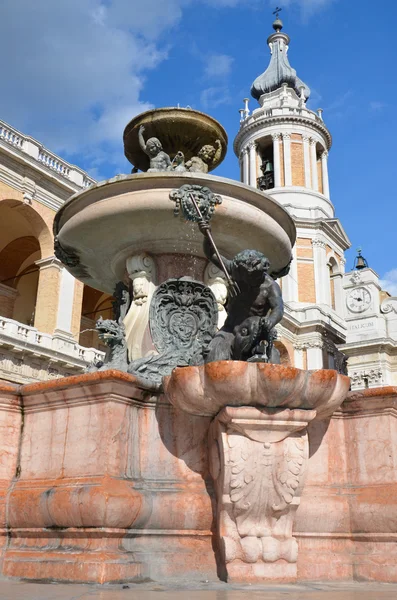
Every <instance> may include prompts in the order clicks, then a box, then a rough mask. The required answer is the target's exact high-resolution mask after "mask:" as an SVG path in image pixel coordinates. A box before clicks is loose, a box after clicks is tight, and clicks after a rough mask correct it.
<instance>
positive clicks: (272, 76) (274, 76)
mask: <svg viewBox="0 0 397 600" xmlns="http://www.w3.org/2000/svg"><path fill="white" fill-rule="evenodd" d="M282 28H283V22H282V21H281V19H279V18H277V19H276V20H275V21H274V23H273V29H274V30H275V33H273V34H271V35H270V36H269V37H268V38H267V43H268V45H269V47H270V52H271V58H270V63H269V66H268V68H267V69H266V71H265V72H264V73H262V75H259V77H257V78H256V79H255V81H254V83H253V84H252V87H251V95H252V96H253V97H254V98H255V99H256V100H259V99H260V98H261V96H263V94H268V93H269V92H273V91H274V90H278V89H279V88H281V86H282V85H283V83H286V84H287V85H288V87H290V88H292V89H293V90H294V91H295V92H296V94H297V95H298V96H301V97H302V96H303V97H304V99H305V101H306V100H307V99H308V98H309V96H310V88H309V87H308V86H307V85H306V84H305V83H304V82H303V81H302V80H301V79H299V77H298V76H297V74H296V71H295V69H293V68H292V67H291V65H290V64H289V60H288V55H287V54H288V47H289V43H290V37H289V35H287V34H286V33H282V31H281V30H282Z"/></svg>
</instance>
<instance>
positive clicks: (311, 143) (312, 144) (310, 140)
mask: <svg viewBox="0 0 397 600" xmlns="http://www.w3.org/2000/svg"><path fill="white" fill-rule="evenodd" d="M309 144H310V145H311V146H315V145H316V144H317V140H315V139H314V138H312V137H311V138H309Z"/></svg>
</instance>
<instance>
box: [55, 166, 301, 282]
mask: <svg viewBox="0 0 397 600" xmlns="http://www.w3.org/2000/svg"><path fill="white" fill-rule="evenodd" d="M185 184H193V185H199V186H207V187H209V188H210V190H211V191H212V192H213V193H214V194H218V195H220V196H221V197H222V203H221V204H220V205H218V206H217V207H216V209H215V213H214V215H213V217H212V221H211V224H212V231H213V235H214V238H215V240H216V242H217V245H218V247H219V250H220V251H221V252H222V253H223V254H224V255H225V256H227V257H232V256H234V255H235V254H236V253H237V252H240V251H241V250H244V249H245V248H247V240H249V246H250V247H251V248H255V249H256V250H259V251H261V252H263V253H264V254H265V255H266V256H267V257H268V258H269V260H270V263H271V267H272V270H273V271H278V270H280V269H282V268H283V267H285V265H286V264H288V262H289V260H290V257H291V249H292V246H293V245H294V243H295V237H296V230H295V225H294V222H293V220H292V218H291V217H290V215H289V214H288V212H287V211H286V210H285V209H284V208H283V207H282V206H281V205H280V204H279V203H278V202H277V201H275V200H273V198H271V197H270V196H268V195H266V194H264V193H263V192H260V191H259V190H255V189H254V188H252V187H249V186H247V185H245V184H242V183H239V182H236V181H232V180H230V179H224V178H221V177H216V176H213V175H207V174H201V173H180V174H176V173H167V172H165V173H139V174H135V175H123V176H117V177H115V178H113V179H110V180H108V181H103V182H100V183H98V184H96V185H93V186H91V187H89V188H87V189H86V190H84V191H82V192H79V193H77V194H75V195H74V196H72V197H71V198H70V199H69V200H68V201H67V202H65V204H64V205H63V206H62V207H61V208H60V210H59V211H58V213H57V215H56V218H55V221H54V234H55V236H56V237H57V240H58V243H59V244H60V246H61V249H62V252H63V253H64V254H65V257H66V258H65V260H64V259H62V261H63V262H64V263H65V264H66V267H67V269H68V270H69V271H70V272H71V273H72V275H74V276H75V277H76V278H77V279H80V280H81V281H83V282H84V283H86V284H88V285H90V286H92V287H94V288H97V289H99V290H102V291H103V292H107V293H109V294H112V293H113V291H114V288H115V285H116V283H117V282H119V281H121V280H122V279H123V277H124V273H125V265H126V260H127V259H128V258H129V257H130V256H132V255H133V254H136V253H140V252H148V253H151V254H153V255H164V254H182V255H185V256H186V255H188V256H193V257H195V256H197V257H201V258H203V257H204V255H203V250H202V244H203V237H202V235H201V234H200V232H199V230H198V227H197V225H196V224H194V223H186V222H185V221H184V220H183V218H182V217H181V216H178V217H175V216H174V207H175V204H174V202H172V201H171V200H170V192H171V191H172V190H175V189H179V188H180V187H181V186H182V185H185ZM182 275H184V273H182V272H181V273H180V275H176V276H182Z"/></svg>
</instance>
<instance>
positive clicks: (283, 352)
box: [274, 340, 293, 367]
mask: <svg viewBox="0 0 397 600" xmlns="http://www.w3.org/2000/svg"><path fill="white" fill-rule="evenodd" d="M274 346H275V347H276V348H277V350H278V351H279V353H280V364H281V365H283V366H284V367H291V366H292V365H293V360H292V359H291V355H290V353H289V351H288V348H287V345H286V344H285V343H284V342H282V341H281V340H276V341H275V342H274Z"/></svg>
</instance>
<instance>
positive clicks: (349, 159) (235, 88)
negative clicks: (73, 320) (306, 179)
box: [0, 0, 397, 294]
mask: <svg viewBox="0 0 397 600" xmlns="http://www.w3.org/2000/svg"><path fill="white" fill-rule="evenodd" d="M275 4H276V3H275V2H272V1H270V0H257V1H256V0H163V1H162V0H145V1H144V2H141V1H137V0H57V1H56V2H53V1H51V0H35V2H32V0H12V2H8V3H2V7H1V8H0V21H1V23H2V36H1V39H0V67H1V72H2V92H1V95H0V119H2V120H5V121H7V122H9V123H11V124H12V125H14V126H15V127H17V128H18V129H20V130H21V131H23V132H24V133H27V134H30V135H32V136H34V137H36V138H38V139H39V140H40V141H42V142H43V143H44V144H45V145H46V146H47V147H49V148H50V149H52V150H53V151H55V152H57V153H59V154H60V155H61V156H63V157H64V158H66V159H67V160H69V161H70V162H73V163H75V164H78V165H79V166H81V167H82V168H84V169H87V170H88V171H89V172H90V173H91V174H92V175H93V176H95V177H98V178H106V177H110V176H113V175H114V174H115V173H118V172H129V170H130V166H129V163H127V161H126V160H125V159H124V157H123V150H122V139H121V138H122V130H123V128H124V126H125V125H126V123H127V122H128V121H129V120H130V119H131V118H132V117H133V116H134V115H135V114H137V113H138V112H141V111H143V110H146V109H148V108H151V107H154V106H157V107H159V106H169V105H177V104H178V103H179V104H180V105H181V106H187V105H189V106H192V107H193V108H197V109H199V110H203V111H205V112H208V113H209V114H211V115H213V116H214V117H215V118H217V119H218V120H219V121H221V122H222V124H223V125H224V127H225V128H226V130H227V132H228V135H229V151H228V156H227V158H226V160H225V161H224V163H223V164H222V165H221V166H220V167H219V168H218V170H217V171H216V174H218V175H221V176H225V177H230V178H234V179H237V178H238V177H239V175H238V164H237V160H236V158H235V156H234V153H233V149H232V142H233V138H234V136H235V134H236V133H237V130H238V125H239V115H238V109H239V108H241V106H242V98H243V97H244V96H248V95H249V89H250V86H251V83H252V81H253V80H254V78H255V77H256V76H257V75H258V74H259V73H261V72H262V71H263V70H264V69H265V68H266V66H267V64H268V60H269V51H268V48H267V46H266V38H267V36H268V35H269V34H270V33H271V31H272V30H271V23H272V20H273V16H272V14H271V13H272V10H273V9H274V7H275ZM278 4H279V5H280V6H282V7H283V9H284V10H283V11H282V13H281V16H282V18H283V21H284V31H285V32H287V33H288V34H289V35H290V36H291V46H290V51H289V58H290V62H291V64H292V66H293V67H295V68H296V69H297V72H298V75H299V76H300V77H301V78H302V79H303V80H304V81H305V82H306V83H307V84H308V85H309V86H310V87H311V89H312V97H311V100H310V102H311V107H312V108H313V109H316V108H318V107H321V108H323V109H324V120H325V122H326V124H327V126H328V128H329V129H330V131H331V133H332V135H333V140H334V143H333V148H332V149H331V153H330V159H329V161H330V185H331V195H332V200H333V202H334V205H335V207H336V214H337V216H338V217H339V218H340V220H341V222H342V225H343V226H344V228H345V230H346V232H347V234H348V235H349V237H350V239H351V242H352V250H351V251H349V252H348V253H347V265H346V267H349V268H350V267H351V265H352V262H353V259H354V255H355V249H356V248H357V246H359V245H361V246H362V248H363V254H364V255H365V256H366V258H367V259H368V261H369V264H370V266H372V267H373V268H374V269H375V270H376V271H377V272H378V273H379V274H380V275H381V276H382V277H384V278H385V279H387V280H388V283H387V286H388V287H389V289H390V290H391V291H392V292H393V293H396V294H397V254H396V252H395V228H396V221H397V218H396V217H397V214H396V213H397V208H396V198H395V196H396V193H395V187H394V185H393V184H394V180H395V174H396V173H397V164H396V158H395V154H396V153H395V147H396V142H395V139H396V137H397V136H396V134H397V131H396V129H397V126H396V119H395V112H394V111H395V98H397V89H396V87H397V84H396V60H397V56H396V48H395V41H394V36H393V27H394V25H391V26H388V23H391V24H393V23H395V21H396V18H397V3H396V2H395V1H394V0H385V1H384V2H382V4H381V5H380V6H381V8H380V10H379V9H378V11H376V10H375V8H376V5H374V3H373V2H370V1H369V0H289V1H285V0H279V2H278ZM254 105H255V101H254V100H253V99H252V100H251V107H253V106H254Z"/></svg>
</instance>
